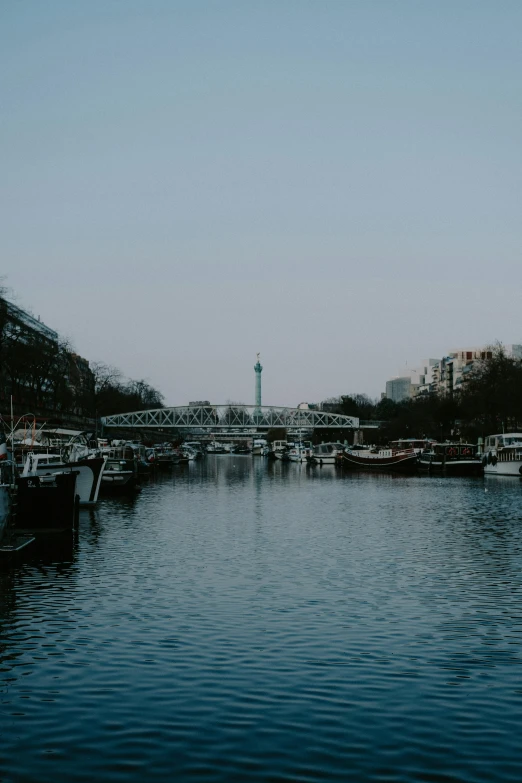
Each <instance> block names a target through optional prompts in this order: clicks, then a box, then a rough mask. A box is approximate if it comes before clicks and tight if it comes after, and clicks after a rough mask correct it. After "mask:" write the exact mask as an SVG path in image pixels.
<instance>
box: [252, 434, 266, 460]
mask: <svg viewBox="0 0 522 783" xmlns="http://www.w3.org/2000/svg"><path fill="white" fill-rule="evenodd" d="M267 446H268V441H266V440H265V439H264V438H255V439H254V441H253V443H252V454H253V455H254V457H262V456H264V455H265V454H266V450H267Z"/></svg>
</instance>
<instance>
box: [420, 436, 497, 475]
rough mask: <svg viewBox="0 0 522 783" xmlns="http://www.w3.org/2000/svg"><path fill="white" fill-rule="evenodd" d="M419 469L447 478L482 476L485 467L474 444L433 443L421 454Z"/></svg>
mask: <svg viewBox="0 0 522 783" xmlns="http://www.w3.org/2000/svg"><path fill="white" fill-rule="evenodd" d="M419 469H420V470H427V471H428V472H429V473H444V474H445V475H446V476H480V475H482V471H483V466H482V460H481V459H480V457H479V456H477V455H476V446H474V445H473V444H472V443H433V444H432V445H431V446H430V448H427V449H424V451H422V452H421V454H419Z"/></svg>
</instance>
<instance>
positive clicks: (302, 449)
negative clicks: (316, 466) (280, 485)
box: [288, 441, 312, 462]
mask: <svg viewBox="0 0 522 783" xmlns="http://www.w3.org/2000/svg"><path fill="white" fill-rule="evenodd" d="M311 454H312V444H311V443H310V441H305V442H302V443H294V445H293V446H292V448H291V449H290V450H289V451H288V459H289V460H290V462H306V461H307V460H308V459H309V458H310V456H311Z"/></svg>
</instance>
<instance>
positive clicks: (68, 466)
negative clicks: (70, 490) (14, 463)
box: [24, 457, 105, 506]
mask: <svg viewBox="0 0 522 783" xmlns="http://www.w3.org/2000/svg"><path fill="white" fill-rule="evenodd" d="M104 466H105V460H104V459H103V458H102V457H95V458H92V459H87V458H86V459H81V460H78V461H77V462H63V463H55V464H53V465H41V466H37V468H36V472H34V473H28V474H24V475H36V476H39V477H40V478H42V479H43V480H45V479H48V480H51V477H52V476H53V475H54V474H56V473H71V472H74V473H75V474H76V494H77V495H79V498H80V506H94V504H95V503H96V502H97V500H98V494H99V492H100V485H101V480H102V476H103V468H104Z"/></svg>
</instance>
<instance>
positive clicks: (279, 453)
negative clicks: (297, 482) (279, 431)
mask: <svg viewBox="0 0 522 783" xmlns="http://www.w3.org/2000/svg"><path fill="white" fill-rule="evenodd" d="M293 445H294V444H293V443H288V442H287V441H286V440H275V441H274V442H273V443H272V454H273V455H274V457H275V458H276V459H283V457H285V456H286V454H287V453H288V451H289V449H291V448H292V446H293Z"/></svg>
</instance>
